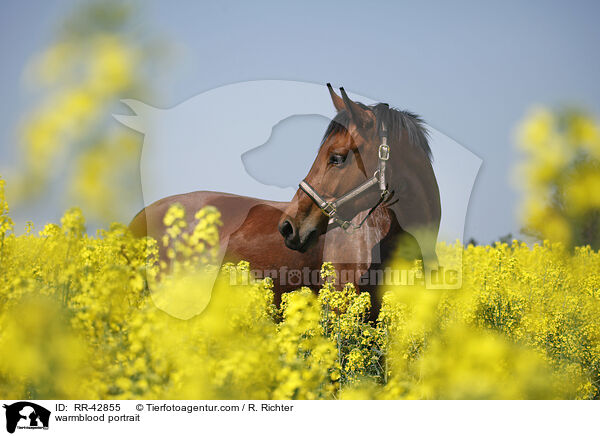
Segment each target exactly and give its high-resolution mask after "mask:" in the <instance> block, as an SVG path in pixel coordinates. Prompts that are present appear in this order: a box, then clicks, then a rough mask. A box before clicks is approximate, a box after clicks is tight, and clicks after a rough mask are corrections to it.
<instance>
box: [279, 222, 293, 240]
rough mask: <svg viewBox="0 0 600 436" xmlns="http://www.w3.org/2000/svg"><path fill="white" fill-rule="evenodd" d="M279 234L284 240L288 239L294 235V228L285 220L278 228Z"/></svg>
mask: <svg viewBox="0 0 600 436" xmlns="http://www.w3.org/2000/svg"><path fill="white" fill-rule="evenodd" d="M279 233H281V236H283V238H284V239H288V238H290V237H292V236H293V235H294V227H293V226H292V223H291V222H290V221H289V220H285V221H284V222H282V223H281V225H280V226H279Z"/></svg>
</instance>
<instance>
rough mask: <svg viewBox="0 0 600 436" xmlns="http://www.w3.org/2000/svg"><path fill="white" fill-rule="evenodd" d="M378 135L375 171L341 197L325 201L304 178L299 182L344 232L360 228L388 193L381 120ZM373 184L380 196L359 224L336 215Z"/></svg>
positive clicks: (386, 152) (386, 147)
mask: <svg viewBox="0 0 600 436" xmlns="http://www.w3.org/2000/svg"><path fill="white" fill-rule="evenodd" d="M379 137H380V138H381V144H380V145H379V151H378V158H379V160H378V166H377V171H375V173H374V174H373V176H372V177H371V178H370V179H367V180H366V181H365V182H363V183H361V184H360V185H358V186H357V187H356V188H354V189H351V190H350V191H348V192H346V193H345V194H344V195H342V196H341V197H338V198H337V199H335V198H334V199H333V200H331V201H327V200H325V199H324V198H323V197H321V196H320V195H319V193H318V192H317V191H316V190H315V188H313V187H312V186H310V185H309V184H308V182H307V181H306V179H305V180H302V181H301V182H300V185H299V186H300V189H302V191H304V193H305V194H306V195H308V196H309V198H310V199H311V200H312V201H313V202H314V203H315V204H316V205H317V206H319V209H321V211H322V212H323V213H324V214H325V215H327V216H328V217H329V218H330V219H331V221H333V222H334V223H336V224H338V225H339V226H340V227H341V228H342V229H343V230H344V231H346V232H348V229H350V228H352V230H358V229H360V228H361V227H362V225H363V224H364V223H365V221H367V218H369V216H370V215H371V214H372V213H373V212H374V211H375V209H377V207H378V206H379V205H380V204H381V203H383V202H384V201H385V200H386V198H387V196H388V194H389V192H388V186H387V183H386V179H385V167H386V163H387V161H388V159H389V158H390V147H389V145H388V144H387V129H386V125H385V123H384V122H383V121H381V124H380V126H379ZM374 185H379V191H380V192H381V196H380V197H379V200H378V201H377V203H376V204H375V205H374V206H373V207H372V208H371V210H369V213H367V216H365V217H364V219H363V220H362V221H361V222H360V224H359V225H355V224H353V223H352V221H346V220H343V219H341V218H339V217H338V215H337V210H338V208H339V207H340V206H341V205H342V204H344V203H347V202H348V201H350V200H352V199H353V198H356V197H358V196H360V195H362V194H363V193H364V192H366V191H367V190H368V189H369V188H371V187H372V186H374Z"/></svg>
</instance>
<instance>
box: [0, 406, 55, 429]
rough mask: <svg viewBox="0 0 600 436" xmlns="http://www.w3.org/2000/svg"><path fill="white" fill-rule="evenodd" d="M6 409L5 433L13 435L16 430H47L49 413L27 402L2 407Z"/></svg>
mask: <svg viewBox="0 0 600 436" xmlns="http://www.w3.org/2000/svg"><path fill="white" fill-rule="evenodd" d="M4 408H5V409H6V431H8V432H9V433H14V432H15V429H16V428H19V429H22V428H25V429H44V430H47V429H48V424H49V423H50V411H49V410H48V409H45V408H43V407H42V406H38V405H37V404H35V403H30V402H29V401H19V402H17V403H13V404H11V405H8V406H7V405H6V404H5V405H4Z"/></svg>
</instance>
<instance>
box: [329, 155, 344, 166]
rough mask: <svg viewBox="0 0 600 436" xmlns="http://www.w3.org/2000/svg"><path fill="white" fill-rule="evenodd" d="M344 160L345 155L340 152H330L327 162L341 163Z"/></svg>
mask: <svg viewBox="0 0 600 436" xmlns="http://www.w3.org/2000/svg"><path fill="white" fill-rule="evenodd" d="M345 160H346V156H342V155H341V154H332V155H331V156H329V163H330V164H332V165H341V164H343V163H344V161H345Z"/></svg>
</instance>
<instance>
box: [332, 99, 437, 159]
mask: <svg viewBox="0 0 600 436" xmlns="http://www.w3.org/2000/svg"><path fill="white" fill-rule="evenodd" d="M356 103H357V104H358V105H360V106H361V107H362V108H363V109H367V110H371V111H372V112H373V113H374V114H375V117H376V119H377V120H387V126H386V127H387V130H388V141H389V144H390V146H392V147H394V145H395V144H398V143H399V141H400V138H401V137H402V131H403V130H406V133H407V136H408V141H409V142H410V144H411V145H413V146H415V147H418V148H419V149H421V150H422V151H423V152H424V153H425V155H426V156H427V158H428V159H429V161H430V162H431V161H432V160H433V156H432V153H431V148H430V147H429V132H428V131H427V128H426V127H425V122H424V121H423V119H422V118H421V117H420V116H419V115H417V114H414V113H412V112H409V111H401V110H399V109H396V108H390V107H389V106H388V105H387V104H385V103H377V104H375V105H373V106H367V105H365V104H363V103H360V102H356ZM349 123H350V115H349V114H348V112H347V111H346V110H342V111H340V112H338V113H337V115H336V116H335V117H334V118H333V120H332V121H331V122H330V123H329V126H327V130H325V134H324V135H323V139H322V141H321V143H323V142H324V141H325V139H327V138H328V137H329V135H332V134H336V133H341V132H346V131H347V128H348V124H349Z"/></svg>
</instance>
